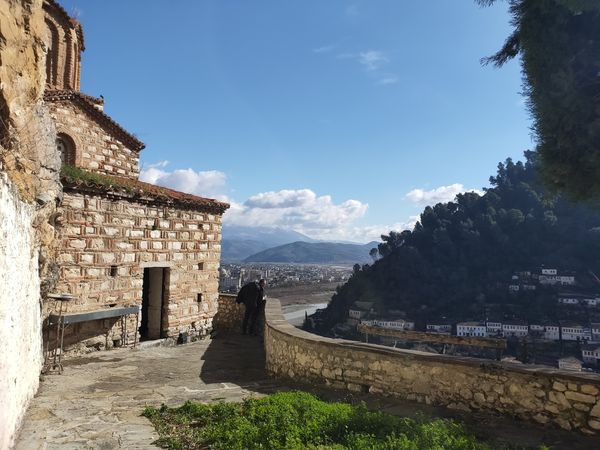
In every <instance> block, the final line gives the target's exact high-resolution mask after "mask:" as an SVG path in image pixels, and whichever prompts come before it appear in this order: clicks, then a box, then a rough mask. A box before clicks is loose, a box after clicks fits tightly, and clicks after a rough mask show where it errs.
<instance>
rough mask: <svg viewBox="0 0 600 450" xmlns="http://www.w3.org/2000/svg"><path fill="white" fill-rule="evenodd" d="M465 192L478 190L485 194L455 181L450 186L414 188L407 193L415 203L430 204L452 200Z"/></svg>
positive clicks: (407, 196)
mask: <svg viewBox="0 0 600 450" xmlns="http://www.w3.org/2000/svg"><path fill="white" fill-rule="evenodd" d="M463 192H476V193H477V194H479V195H482V194H483V192H482V191H480V190H477V189H465V187H464V185H463V184H461V183H454V184H450V185H448V186H440V187H437V188H435V189H431V190H429V191H426V190H424V189H413V190H412V191H410V192H409V193H407V194H406V198H407V199H408V200H410V201H411V202H413V203H418V204H425V205H430V204H436V203H444V202H450V201H452V200H454V198H455V197H456V195H457V194H461V193H463Z"/></svg>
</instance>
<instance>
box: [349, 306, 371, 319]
mask: <svg viewBox="0 0 600 450" xmlns="http://www.w3.org/2000/svg"><path fill="white" fill-rule="evenodd" d="M366 315H367V311H365V310H364V309H358V308H355V307H351V308H350V309H349V310H348V316H350V318H351V319H355V320H359V319H362V318H363V317H364V316H366Z"/></svg>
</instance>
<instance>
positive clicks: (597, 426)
mask: <svg viewBox="0 0 600 450" xmlns="http://www.w3.org/2000/svg"><path fill="white" fill-rule="evenodd" d="M588 425H589V427H590V428H591V429H592V430H600V421H598V420H595V419H590V420H588Z"/></svg>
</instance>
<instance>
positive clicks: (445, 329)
mask: <svg viewBox="0 0 600 450" xmlns="http://www.w3.org/2000/svg"><path fill="white" fill-rule="evenodd" d="M426 329H427V332H428V333H444V334H450V332H451V331H452V325H450V324H449V323H441V322H434V323H428V324H427V326H426Z"/></svg>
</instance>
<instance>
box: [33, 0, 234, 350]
mask: <svg viewBox="0 0 600 450" xmlns="http://www.w3.org/2000/svg"><path fill="white" fill-rule="evenodd" d="M44 13H45V23H46V26H47V28H48V47H49V51H48V54H47V59H46V62H47V64H46V69H47V76H48V80H47V83H46V91H45V92H44V100H45V102H46V104H47V105H48V108H49V110H50V115H51V117H52V119H53V121H54V123H55V125H56V130H57V132H58V136H57V141H56V148H57V150H59V151H60V153H61V155H62V163H63V178H62V182H63V186H64V197H63V201H62V204H61V206H60V213H61V216H60V217H58V218H57V220H56V222H57V224H59V226H60V233H61V234H60V243H59V248H58V250H57V254H58V265H59V272H60V275H59V282H58V284H57V286H56V288H55V294H59V295H53V296H51V297H50V298H49V299H48V300H47V301H46V302H45V303H44V311H43V312H44V317H45V318H47V319H48V320H47V322H46V326H45V327H44V335H45V341H46V342H45V343H46V348H48V349H52V348H53V347H54V348H56V347H60V346H61V344H60V339H56V335H55V333H56V331H57V330H59V329H60V327H59V326H57V325H56V324H58V323H61V320H62V319H60V318H57V317H55V316H56V315H57V313H58V312H59V311H62V313H61V314H63V315H64V313H65V310H64V308H65V307H66V313H67V315H68V314H76V313H88V314H86V315H85V316H84V317H83V318H82V317H81V316H80V317H73V316H70V319H68V320H72V321H73V323H72V324H70V325H69V326H67V327H66V330H65V335H64V344H65V346H67V347H68V346H69V345H70V344H76V343H82V344H83V345H85V346H94V347H97V348H103V347H104V348H109V347H111V346H112V345H113V344H114V345H126V344H131V343H133V342H134V341H135V340H136V339H137V338H138V334H139V337H140V338H142V339H158V338H170V339H177V341H178V342H182V343H183V342H187V341H188V340H189V339H194V338H197V337H198V336H202V335H205V334H206V333H208V332H209V331H210V330H211V328H212V319H213V316H214V315H215V314H216V312H217V308H218V291H217V288H218V267H219V259H220V254H221V245H220V240H221V216H222V214H223V212H224V211H225V210H226V209H227V208H228V207H229V205H227V204H226V203H221V202H218V201H215V200H212V199H206V198H202V197H197V196H194V195H190V194H186V193H183V192H178V191H174V190H172V189H168V188H163V187H159V186H154V185H151V184H148V183H143V182H141V181H139V180H138V176H139V152H140V151H141V150H142V149H143V148H144V143H143V142H141V141H140V140H139V139H137V138H136V137H135V136H134V135H132V134H131V133H129V132H128V131H127V130H125V129H124V128H123V127H122V126H121V125H119V124H118V123H117V122H115V121H114V120H113V119H112V118H110V117H109V116H108V115H107V114H105V113H104V100H103V99H101V98H95V97H92V96H89V95H86V94H83V93H81V92H79V91H78V90H79V76H80V75H79V72H80V53H81V51H82V50H83V32H82V29H81V26H80V25H79V24H78V23H77V21H76V20H74V19H72V18H70V17H69V16H68V14H67V13H66V12H65V11H64V9H62V8H61V7H60V6H59V5H58V4H57V3H55V1H54V0H44ZM65 294H70V295H71V296H72V297H73V299H72V300H69V301H68V302H66V301H62V302H61V300H56V299H57V298H60V299H62V298H64V297H65ZM59 305H62V308H63V309H62V310H61V307H60V306H59ZM132 306H138V307H139V308H138V310H139V312H140V313H139V317H135V316H134V315H131V314H130V315H128V316H126V317H125V318H123V316H120V315H119V313H117V312H119V311H120V310H121V308H122V307H132ZM112 308H115V309H113V310H112V312H111V309H112ZM125 310H126V311H131V310H130V309H127V308H125ZM133 310H134V311H135V308H134V309H133ZM120 313H122V311H121V312H120ZM51 315H52V316H53V317H50V316H51ZM98 315H101V316H102V317H104V318H103V319H98ZM107 317H108V318H107ZM80 319H81V320H80Z"/></svg>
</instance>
